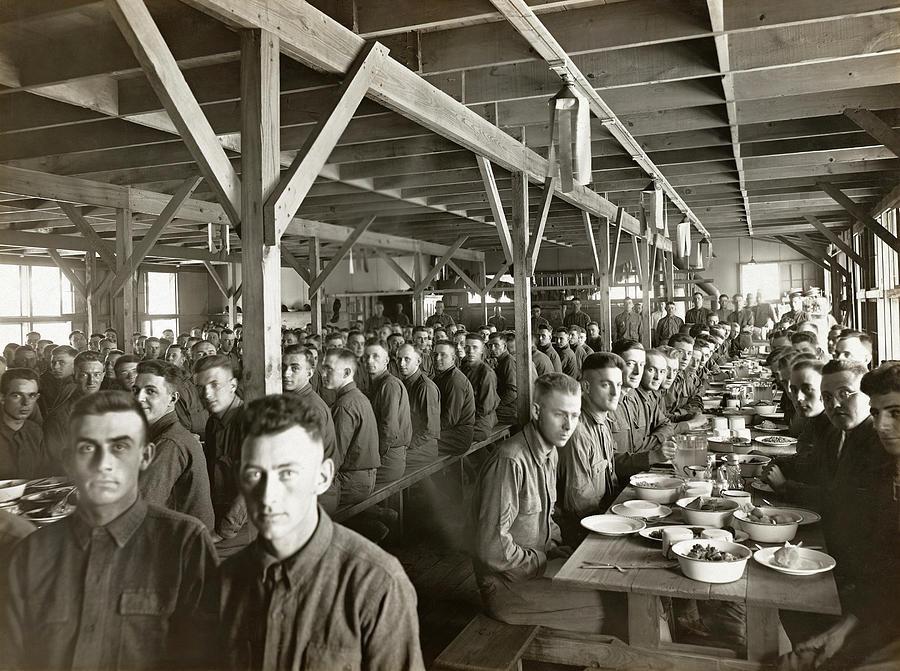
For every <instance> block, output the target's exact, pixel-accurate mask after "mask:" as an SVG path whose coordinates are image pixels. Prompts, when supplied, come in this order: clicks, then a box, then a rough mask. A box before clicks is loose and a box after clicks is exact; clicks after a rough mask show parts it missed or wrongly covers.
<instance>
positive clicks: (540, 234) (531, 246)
mask: <svg viewBox="0 0 900 671" xmlns="http://www.w3.org/2000/svg"><path fill="white" fill-rule="evenodd" d="M556 182H557V177H556V176H555V175H554V176H551V177H548V178H547V179H546V180H544V188H543V189H542V190H541V202H540V205H538V220H537V226H535V230H534V235H532V236H531V242H529V243H528V257H527V258H528V268H527V273H528V276H529V277H533V276H534V269H535V268H536V267H537V262H538V257H539V256H540V253H541V242H542V241H543V239H544V229H545V228H546V226H547V218H548V216H549V214H550V203H552V202H553V191H554V189H555V188H556Z"/></svg>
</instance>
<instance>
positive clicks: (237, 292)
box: [232, 282, 244, 302]
mask: <svg viewBox="0 0 900 671" xmlns="http://www.w3.org/2000/svg"><path fill="white" fill-rule="evenodd" d="M243 293H244V283H243V282H241V283H240V284H238V285H237V289H235V290H234V293H233V294H232V298H234V300H235V302H237V299H238V298H240V297H241V294H243Z"/></svg>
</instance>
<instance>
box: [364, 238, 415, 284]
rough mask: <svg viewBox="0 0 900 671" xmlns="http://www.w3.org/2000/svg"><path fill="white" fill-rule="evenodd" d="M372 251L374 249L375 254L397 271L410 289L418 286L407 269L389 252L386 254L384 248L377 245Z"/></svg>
mask: <svg viewBox="0 0 900 671" xmlns="http://www.w3.org/2000/svg"><path fill="white" fill-rule="evenodd" d="M372 251H374V252H375V255H376V256H377V257H378V258H379V259H381V260H382V261H384V262H385V263H386V264H387V265H388V267H389V268H390V269H391V270H393V271H394V272H395V273H397V275H398V276H399V277H400V279H401V280H403V281H404V282H406V285H407V286H408V287H409V288H410V289H414V288H415V287H416V281H415V280H414V279H413V278H412V277H410V276H409V274H408V273H407V272H406V271H405V270H403V268H401V267H400V264H399V263H397V262H396V261H394V259H393V258H391V256H390V255H389V254H386V253H385V252H384V250H383V249H379V248H378V247H375V248H373V250H372Z"/></svg>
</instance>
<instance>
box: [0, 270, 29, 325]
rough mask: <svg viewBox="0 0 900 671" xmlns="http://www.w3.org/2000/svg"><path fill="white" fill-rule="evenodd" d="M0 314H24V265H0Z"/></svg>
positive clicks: (14, 315) (8, 315)
mask: <svg viewBox="0 0 900 671" xmlns="http://www.w3.org/2000/svg"><path fill="white" fill-rule="evenodd" d="M0 286H2V287H3V291H0V316H2V317H21V316H22V296H23V295H24V292H23V291H22V266H0Z"/></svg>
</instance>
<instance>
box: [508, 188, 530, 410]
mask: <svg viewBox="0 0 900 671" xmlns="http://www.w3.org/2000/svg"><path fill="white" fill-rule="evenodd" d="M512 187H513V189H512V191H513V193H512V253H513V255H512V261H513V287H514V288H513V291H514V294H513V296H514V301H515V305H516V309H515V311H514V319H513V323H514V325H515V329H516V339H515V343H516V352H515V357H514V358H515V362H516V363H515V365H516V379H517V380H520V381H521V382H519V385H518V394H517V395H516V417H517V418H518V420H519V424H520V425H521V426H525V425H527V423H528V421H529V419H530V417H531V400H532V385H530V384H525V383H524V381H525V380H531V367H532V360H531V276H530V275H529V274H528V243H529V240H530V238H531V231H530V230H529V221H528V219H529V210H528V177H527V176H526V175H525V174H524V173H521V172H514V173H513V175H512Z"/></svg>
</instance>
